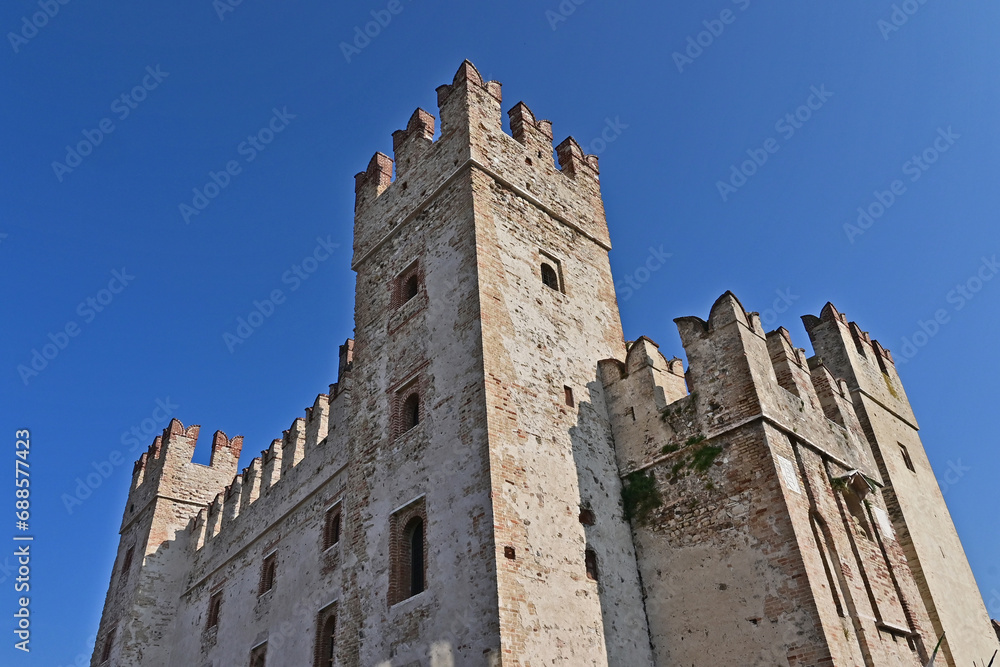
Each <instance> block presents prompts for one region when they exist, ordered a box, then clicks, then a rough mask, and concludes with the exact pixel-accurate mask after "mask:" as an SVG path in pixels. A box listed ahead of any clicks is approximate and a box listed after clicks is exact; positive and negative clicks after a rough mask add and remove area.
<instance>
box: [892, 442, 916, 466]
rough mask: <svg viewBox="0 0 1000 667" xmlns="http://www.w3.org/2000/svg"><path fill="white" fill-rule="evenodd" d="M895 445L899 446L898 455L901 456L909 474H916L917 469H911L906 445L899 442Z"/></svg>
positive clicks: (911, 460)
mask: <svg viewBox="0 0 1000 667" xmlns="http://www.w3.org/2000/svg"><path fill="white" fill-rule="evenodd" d="M896 444H898V445H899V453H900V454H902V455H903V463H905V464H906V467H907V468H909V469H910V472H917V469H916V468H914V467H913V459H911V458H910V452H909V451H908V450H907V449H906V445H904V444H903V443H901V442H899V443H896Z"/></svg>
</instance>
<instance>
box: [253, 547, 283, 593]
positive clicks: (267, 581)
mask: <svg viewBox="0 0 1000 667" xmlns="http://www.w3.org/2000/svg"><path fill="white" fill-rule="evenodd" d="M277 567H278V555H277V554H271V555H270V556H268V557H267V558H265V559H264V565H263V567H262V568H261V571H260V590H259V591H258V592H257V595H263V594H264V593H266V592H268V591H269V590H271V589H272V588H274V575H275V572H276V570H277Z"/></svg>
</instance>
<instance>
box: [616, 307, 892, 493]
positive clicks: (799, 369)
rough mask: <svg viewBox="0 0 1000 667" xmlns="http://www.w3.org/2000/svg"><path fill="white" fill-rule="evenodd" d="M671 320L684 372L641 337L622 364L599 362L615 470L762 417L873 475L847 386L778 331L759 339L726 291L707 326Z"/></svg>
mask: <svg viewBox="0 0 1000 667" xmlns="http://www.w3.org/2000/svg"><path fill="white" fill-rule="evenodd" d="M675 322H676V323H677V327H678V330H679V332H680V336H681V341H682V343H683V345H684V349H685V352H686V355H687V359H688V363H689V366H688V369H687V372H686V373H684V372H682V371H681V365H682V362H681V361H680V360H679V359H673V360H670V361H668V360H667V359H666V358H665V357H664V356H663V355H662V354H661V353H660V351H659V349H658V347H657V346H656V344H655V343H653V342H652V341H650V340H649V339H647V338H640V339H639V340H638V341H636V342H635V343H632V344H631V345H630V346H629V349H628V353H627V355H626V358H625V361H624V362H619V361H616V360H607V361H603V362H601V366H600V368H601V377H602V380H603V382H604V384H605V387H606V388H607V390H608V397H609V399H608V400H609V410H610V412H611V415H612V421H613V424H614V427H615V433H616V437H615V440H616V448H617V450H618V456H619V465H620V467H621V469H622V470H623V471H630V470H636V469H639V468H642V467H644V466H647V465H650V464H651V463H653V462H656V461H659V460H663V459H665V458H670V457H672V456H682V455H683V454H677V452H681V451H682V450H684V449H685V447H686V446H688V445H690V444H697V443H702V442H704V441H706V440H710V439H711V438H716V437H719V436H720V435H721V434H724V433H726V432H729V431H731V430H733V429H737V428H740V427H741V426H743V425H746V424H748V423H750V422H752V421H753V420H765V421H767V422H768V423H770V424H772V425H774V426H775V427H777V428H779V429H781V430H784V431H786V432H787V433H789V434H790V435H794V437H795V438H797V439H800V440H802V441H803V442H805V443H806V444H807V445H810V446H813V447H815V448H816V449H818V450H822V451H823V452H824V453H825V455H827V456H829V457H830V458H831V459H832V460H835V461H837V462H838V463H839V464H840V465H842V466H844V467H847V468H850V469H859V470H862V471H864V472H865V474H866V475H868V476H869V477H871V478H872V479H878V472H877V469H876V467H875V465H874V462H873V460H872V456H871V452H870V449H869V447H868V445H867V442H866V440H865V437H864V432H863V430H862V429H861V426H860V423H859V421H858V417H857V415H856V413H855V411H854V407H853V405H852V403H851V398H850V394H849V391H848V389H847V384H846V382H845V381H844V380H843V379H840V378H837V377H836V376H835V375H834V374H833V373H831V370H830V368H829V367H827V366H826V365H824V364H823V362H822V360H820V359H818V358H813V359H809V357H808V355H807V354H806V352H805V350H804V349H802V348H798V347H796V346H795V345H794V343H793V342H792V338H791V334H790V333H789V332H788V330H787V329H784V328H779V329H776V330H775V331H772V332H770V333H765V332H764V330H763V327H762V326H761V323H760V317H759V315H758V314H757V313H755V312H747V310H746V309H744V307H743V305H742V304H741V303H740V302H739V300H738V299H737V298H736V296H735V295H733V294H732V293H731V292H727V293H725V294H723V295H722V296H721V297H720V298H719V299H718V300H717V301H716V302H715V304H714V305H713V306H712V309H711V312H710V314H709V317H708V319H707V320H703V319H701V318H699V317H682V318H678V319H676V320H675ZM688 390H690V393H688ZM619 433H620V434H621V437H619V435H618V434H619Z"/></svg>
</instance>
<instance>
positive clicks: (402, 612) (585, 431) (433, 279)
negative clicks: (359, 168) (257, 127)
mask: <svg viewBox="0 0 1000 667" xmlns="http://www.w3.org/2000/svg"><path fill="white" fill-rule="evenodd" d="M437 92H438V105H439V108H440V118H441V136H440V138H439V139H437V140H436V141H434V140H433V137H434V133H435V128H434V118H433V117H432V116H431V115H430V114H428V113H427V112H425V111H423V110H420V109H418V110H417V111H415V112H414V114H413V115H412V117H411V118H410V121H409V122H408V123H407V127H406V129H405V130H400V131H398V132H396V133H394V134H393V149H394V152H395V160H394V161H393V160H390V159H389V157H388V156H386V155H383V154H376V155H375V157H373V158H372V161H371V163H370V164H369V166H368V170H367V171H366V172H365V173H363V174H359V175H358V177H357V212H356V222H355V242H354V261H353V267H354V269H355V270H356V271H357V301H356V313H355V322H356V337H355V348H354V364H355V368H356V369H361V368H364V369H366V370H365V372H364V373H363V375H358V374H357V373H356V374H355V380H354V382H355V384H354V387H353V389H352V391H353V393H354V396H356V397H364V399H363V400H364V404H363V405H358V409H357V411H356V413H355V415H356V416H355V418H354V419H353V421H352V432H353V433H354V434H355V439H356V441H357V442H359V443H366V447H365V448H364V449H361V450H358V451H356V452H355V456H353V457H351V463H350V466H351V471H350V472H349V478H351V479H352V480H353V482H352V483H350V490H349V494H348V498H347V500H346V503H347V505H348V506H349V507H353V508H356V511H357V512H358V514H357V516H356V517H354V518H353V520H350V519H349V521H348V524H349V525H352V526H354V527H355V528H354V530H356V531H357V532H355V533H352V536H351V539H352V558H357V559H358V562H359V563H365V562H366V563H368V566H367V567H365V568H363V569H362V568H355V569H354V570H353V572H352V574H351V575H350V576H351V578H352V579H351V586H352V587H353V588H354V589H355V590H357V591H359V592H361V591H374V594H372V595H370V596H367V595H358V596H357V597H355V598H353V599H352V601H351V603H350V606H349V611H348V613H347V614H345V615H344V616H343V622H344V623H345V624H350V626H351V627H352V628H355V627H356V628H358V629H359V630H366V631H365V632H364V636H365V637H373V639H372V640H370V641H369V642H368V643H367V644H366V643H365V642H358V644H359V645H356V646H355V643H354V642H352V643H351V646H350V649H349V650H350V654H349V657H350V659H351V660H356V659H358V658H359V657H360V664H374V662H375V656H377V655H383V654H385V652H386V651H387V650H388V649H389V647H390V646H392V645H394V644H397V643H400V642H404V641H412V640H413V639H416V638H417V637H421V636H423V637H426V636H435V635H442V636H443V633H444V632H445V631H446V630H448V629H449V628H450V626H451V625H454V621H455V619H462V618H475V619H476V620H475V622H474V623H471V624H469V625H468V626H467V627H461V632H459V633H458V636H457V637H456V641H455V644H456V646H455V650H456V664H469V665H473V664H484V663H483V656H484V655H485V656H488V657H490V659H491V660H492V662H491V663H490V664H500V663H499V662H498V661H499V659H500V656H503V664H504V665H520V664H527V662H526V659H527V658H528V656H530V662H531V664H542V663H544V664H564V665H574V666H577V665H605V664H608V662H609V660H610V661H611V662H612V663H613V664H623V665H624V664H629V665H644V664H649V660H650V658H649V653H648V640H647V638H646V628H645V617H644V614H643V613H642V601H641V600H642V598H641V591H640V587H639V582H638V577H637V571H636V566H635V557H634V554H633V551H632V546H631V539H630V537H629V528H628V524H627V523H626V522H625V521H624V519H623V517H622V512H621V509H620V502H619V498H620V482H619V478H618V474H617V467H616V465H615V460H614V449H613V442H612V438H611V431H610V426H609V424H608V420H607V415H606V414H605V412H604V407H603V405H604V400H603V387H602V386H601V385H600V383H599V382H597V381H596V377H597V376H596V372H597V364H596V362H597V360H598V359H601V358H604V357H607V356H619V355H620V354H621V353H622V352H623V349H624V348H623V341H622V332H621V324H620V320H619V316H618V307H617V302H616V300H615V294H614V287H613V281H612V277H611V270H610V266H609V262H608V250H609V248H610V244H609V240H608V229H607V223H606V221H605V219H604V209H603V205H602V203H601V195H600V189H599V184H598V171H597V159H596V158H595V157H593V156H586V155H584V154H583V152H582V151H581V150H580V147H579V145H578V144H577V143H576V142H575V141H574V140H573V139H572V138H570V139H567V140H566V141H564V142H562V143H561V144H560V145H559V147H558V148H557V149H556V152H557V154H558V159H559V166H560V167H561V169H557V168H556V165H555V163H554V161H553V145H552V130H551V123H549V122H548V121H541V120H536V119H535V118H534V117H533V115H532V113H531V111H530V110H529V109H528V107H527V106H525V105H524V104H518V105H516V106H514V107H513V109H511V110H510V112H509V116H510V125H511V130H512V134H513V136H510V135H508V134H506V133H505V132H504V131H503V129H502V123H501V121H502V118H501V94H500V84H499V83H497V82H493V81H491V82H484V81H483V80H482V78H481V77H480V75H479V73H478V72H477V71H476V69H475V67H473V66H472V64H471V63H469V62H465V63H464V64H463V65H462V66H461V68H459V70H458V73H457V74H456V75H455V77H454V81H453V82H452V83H451V84H450V85H444V86H441V87H440V88H438V91H437ZM393 163H394V164H395V180H392V179H391V175H392V167H393ZM413 396H416V397H417V398H416V399H413V398H411V397H413ZM408 400H409V401H413V400H416V401H417V405H418V406H419V407H418V410H419V414H418V417H419V418H418V422H419V423H418V424H417V425H416V426H415V427H413V428H410V429H409V430H406V428H407V426H409V425H410V424H408V423H404V422H406V420H411V421H412V417H411V415H409V414H408V413H407V408H406V406H407V401H408ZM411 405H412V404H411ZM411 506H416V507H417V508H418V510H417V511H418V512H420V513H425V515H426V521H427V541H428V544H429V545H432V546H431V548H430V552H429V553H428V561H427V573H428V575H427V585H428V590H427V593H426V599H425V600H423V601H420V600H407V601H403V602H399V603H398V604H395V605H392V604H391V605H390V606H389V607H388V609H387V608H386V604H385V600H384V595H383V594H382V591H383V590H384V589H385V587H386V577H389V578H390V582H389V587H390V591H391V592H390V595H391V596H393V595H398V592H397V591H393V590H392V586H393V583H392V582H391V579H392V573H391V572H387V571H386V568H385V565H384V564H385V563H387V562H388V561H389V558H387V554H386V553H385V548H386V545H391V544H393V540H394V539H397V537H395V536H392V535H387V534H386V531H389V530H391V529H392V526H393V525H395V523H396V522H394V521H392V520H391V517H392V516H393V512H403V513H406V512H407V511H408V510H407V509H406V508H408V507H411ZM395 508H403V509H395ZM349 511H350V510H349ZM372 525H374V526H375V528H374V530H373V529H372V527H371V526H372ZM373 556H374V557H375V558H374V559H373ZM588 559H589V562H590V564H591V570H593V569H594V563H596V568H597V570H598V572H597V573H596V575H595V573H594V572H593V571H591V572H590V575H589V576H588ZM469 573H475V576H472V577H470V576H469ZM594 576H596V577H598V578H599V581H596V580H594V579H591V578H590V577H594ZM418 615H419V616H420V617H421V619H420V621H419V622H418V621H417V620H416V617H417V616H418ZM403 619H405V620H406V622H401V620H403ZM373 626H375V627H379V628H380V631H379V633H378V636H379V638H378V639H377V640H376V639H374V637H375V634H374V633H369V632H367V629H369V628H372V627H373ZM459 626H462V624H461V623H459ZM350 635H351V636H360V635H358V633H356V632H354V631H353V630H352V631H351V632H350ZM349 664H354V663H349Z"/></svg>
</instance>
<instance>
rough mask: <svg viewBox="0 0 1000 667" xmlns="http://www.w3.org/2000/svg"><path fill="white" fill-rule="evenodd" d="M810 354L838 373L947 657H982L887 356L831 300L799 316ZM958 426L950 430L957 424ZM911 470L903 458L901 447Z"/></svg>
mask: <svg viewBox="0 0 1000 667" xmlns="http://www.w3.org/2000/svg"><path fill="white" fill-rule="evenodd" d="M803 320H804V322H805V325H806V329H807V331H808V333H809V336H810V338H811V339H812V343H813V348H814V349H815V351H816V355H817V356H818V357H821V358H822V359H823V360H824V362H825V363H826V365H827V366H829V367H830V369H831V370H832V371H833V372H834V373H835V374H837V376H838V377H842V378H844V379H845V380H846V381H847V383H848V385H849V391H850V395H851V397H852V399H853V402H854V405H855V409H856V410H857V414H858V417H859V418H860V421H861V424H862V427H863V429H864V432H865V434H866V436H867V438H868V440H869V441H870V443H871V446H872V449H873V451H874V455H875V459H876V460H877V462H878V467H879V471H880V473H881V476H882V478H883V479H884V481H885V483H886V488H885V490H884V493H885V497H886V503H887V506H888V510H889V514H890V516H891V518H892V523H893V526H894V529H895V531H896V533H897V534H898V536H899V543H900V545H901V546H902V548H903V550H904V552H905V554H906V557H907V560H908V562H909V564H910V568H911V569H912V570H913V573H914V576H915V579H916V581H917V583H918V585H919V587H920V592H921V595H922V598H923V602H924V605H925V607H926V608H927V610H928V612H929V614H930V618H931V621H932V622H933V634H934V635H935V637H939V636H941V635H942V634H944V635H945V640H944V644H943V645H942V648H943V651H944V653H945V659H946V660H948V661H949V662H948V664H954V665H969V664H972V663H973V662H974V661H975V662H980V663H981V662H984V661H986V662H988V661H989V659H990V656H992V655H993V653H994V652H995V651H997V650H998V649H1000V644H998V643H997V641H996V637H995V636H994V635H993V633H991V632H990V618H989V615H988V614H987V612H986V606H985V605H984V604H983V600H982V597H981V595H980V593H979V588H978V586H977V585H976V581H975V578H974V576H973V574H972V570H971V568H970V567H969V562H968V559H967V558H966V556H965V551H964V549H963V548H962V543H961V541H960V540H959V538H958V533H957V532H956V531H955V525H954V523H953V522H952V519H951V514H950V513H949V512H948V507H947V505H946V504H945V502H944V497H943V495H942V493H941V490H940V488H939V487H938V483H937V479H936V477H935V475H934V471H933V470H932V469H931V466H930V462H929V461H928V460H927V454H926V452H925V451H924V447H923V443H922V442H921V441H920V437H919V435H918V427H917V422H916V419H915V418H914V416H913V410H912V408H911V407H910V403H909V400H908V399H907V397H906V393H905V392H904V390H903V385H902V382H901V381H900V378H899V374H898V372H897V371H896V366H895V364H894V363H893V360H892V355H891V354H890V353H889V352H888V351H887V350H885V349H884V348H883V347H882V346H881V345H879V343H878V341H874V340H872V339H871V337H870V336H869V335H868V334H867V333H866V332H864V331H862V330H861V328H860V327H859V326H858V325H857V324H856V323H854V322H848V319H847V317H846V316H845V315H843V314H842V313H839V312H837V310H836V309H835V308H834V307H833V306H832V305H831V304H827V306H826V307H825V308H824V309H823V311H822V313H821V314H820V316H819V317H815V316H807V317H804V318H803ZM956 432H957V431H956ZM901 445H902V447H905V449H906V453H907V454H908V455H909V457H910V461H911V463H912V466H913V470H910V469H909V467H908V466H907V464H906V461H905V460H904V454H903V449H902V448H901V447H900V446H901Z"/></svg>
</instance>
